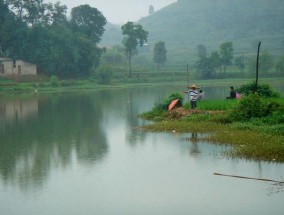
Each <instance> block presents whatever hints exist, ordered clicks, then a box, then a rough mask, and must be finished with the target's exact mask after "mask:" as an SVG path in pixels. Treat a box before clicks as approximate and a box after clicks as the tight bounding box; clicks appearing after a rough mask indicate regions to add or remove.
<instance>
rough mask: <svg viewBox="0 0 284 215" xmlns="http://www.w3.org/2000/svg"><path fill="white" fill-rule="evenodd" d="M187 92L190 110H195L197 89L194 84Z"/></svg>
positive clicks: (197, 95) (197, 96)
mask: <svg viewBox="0 0 284 215" xmlns="http://www.w3.org/2000/svg"><path fill="white" fill-rule="evenodd" d="M187 88H189V90H188V92H187V93H188V95H189V98H190V109H195V108H196V107H197V100H198V98H199V93H198V91H197V88H198V87H196V85H195V84H193V85H191V86H190V87H189V86H188V87H187Z"/></svg>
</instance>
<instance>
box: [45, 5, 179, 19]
mask: <svg viewBox="0 0 284 215" xmlns="http://www.w3.org/2000/svg"><path fill="white" fill-rule="evenodd" d="M57 1H58V0H45V2H51V3H56V2H57ZM176 1H177V0H143V1H141V0H95V1H94V0H81V1H78V0H77V1H70V0H61V1H60V2H61V4H62V5H66V6H67V7H68V10H67V11H68V12H67V13H68V16H69V14H70V11H71V9H72V8H74V7H76V6H79V5H84V4H88V5H90V6H91V7H94V8H97V9H98V10H99V11H101V12H102V13H103V15H104V16H105V17H106V19H107V21H108V22H110V23H113V24H124V23H126V22H127V21H138V20H139V19H140V18H142V17H145V16H147V15H148V14H149V13H148V12H149V6H150V5H153V6H154V9H155V11H157V10H159V9H161V8H163V7H165V6H167V5H170V4H172V3H174V2H176Z"/></svg>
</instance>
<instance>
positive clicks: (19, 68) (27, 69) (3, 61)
mask: <svg viewBox="0 0 284 215" xmlns="http://www.w3.org/2000/svg"><path fill="white" fill-rule="evenodd" d="M36 74H37V68H36V65H35V64H32V63H28V62H26V61H23V60H13V59H10V58H0V75H2V76H6V75H7V76H10V75H36Z"/></svg>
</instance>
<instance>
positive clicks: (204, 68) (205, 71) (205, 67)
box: [196, 55, 215, 79]
mask: <svg viewBox="0 0 284 215" xmlns="http://www.w3.org/2000/svg"><path fill="white" fill-rule="evenodd" d="M196 69H197V72H198V76H199V78H201V79H210V78H213V77H214V74H215V69H214V66H213V64H212V61H211V60H210V58H208V57H206V56H203V55H200V56H199V60H198V61H197V64H196Z"/></svg>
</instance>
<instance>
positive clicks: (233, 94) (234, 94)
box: [226, 86, 237, 99]
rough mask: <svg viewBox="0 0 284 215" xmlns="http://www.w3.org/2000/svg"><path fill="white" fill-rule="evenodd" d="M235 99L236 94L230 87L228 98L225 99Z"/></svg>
mask: <svg viewBox="0 0 284 215" xmlns="http://www.w3.org/2000/svg"><path fill="white" fill-rule="evenodd" d="M236 97H237V93H236V91H235V90H234V87H233V86H231V87H230V96H229V97H227V98H226V99H236Z"/></svg>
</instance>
